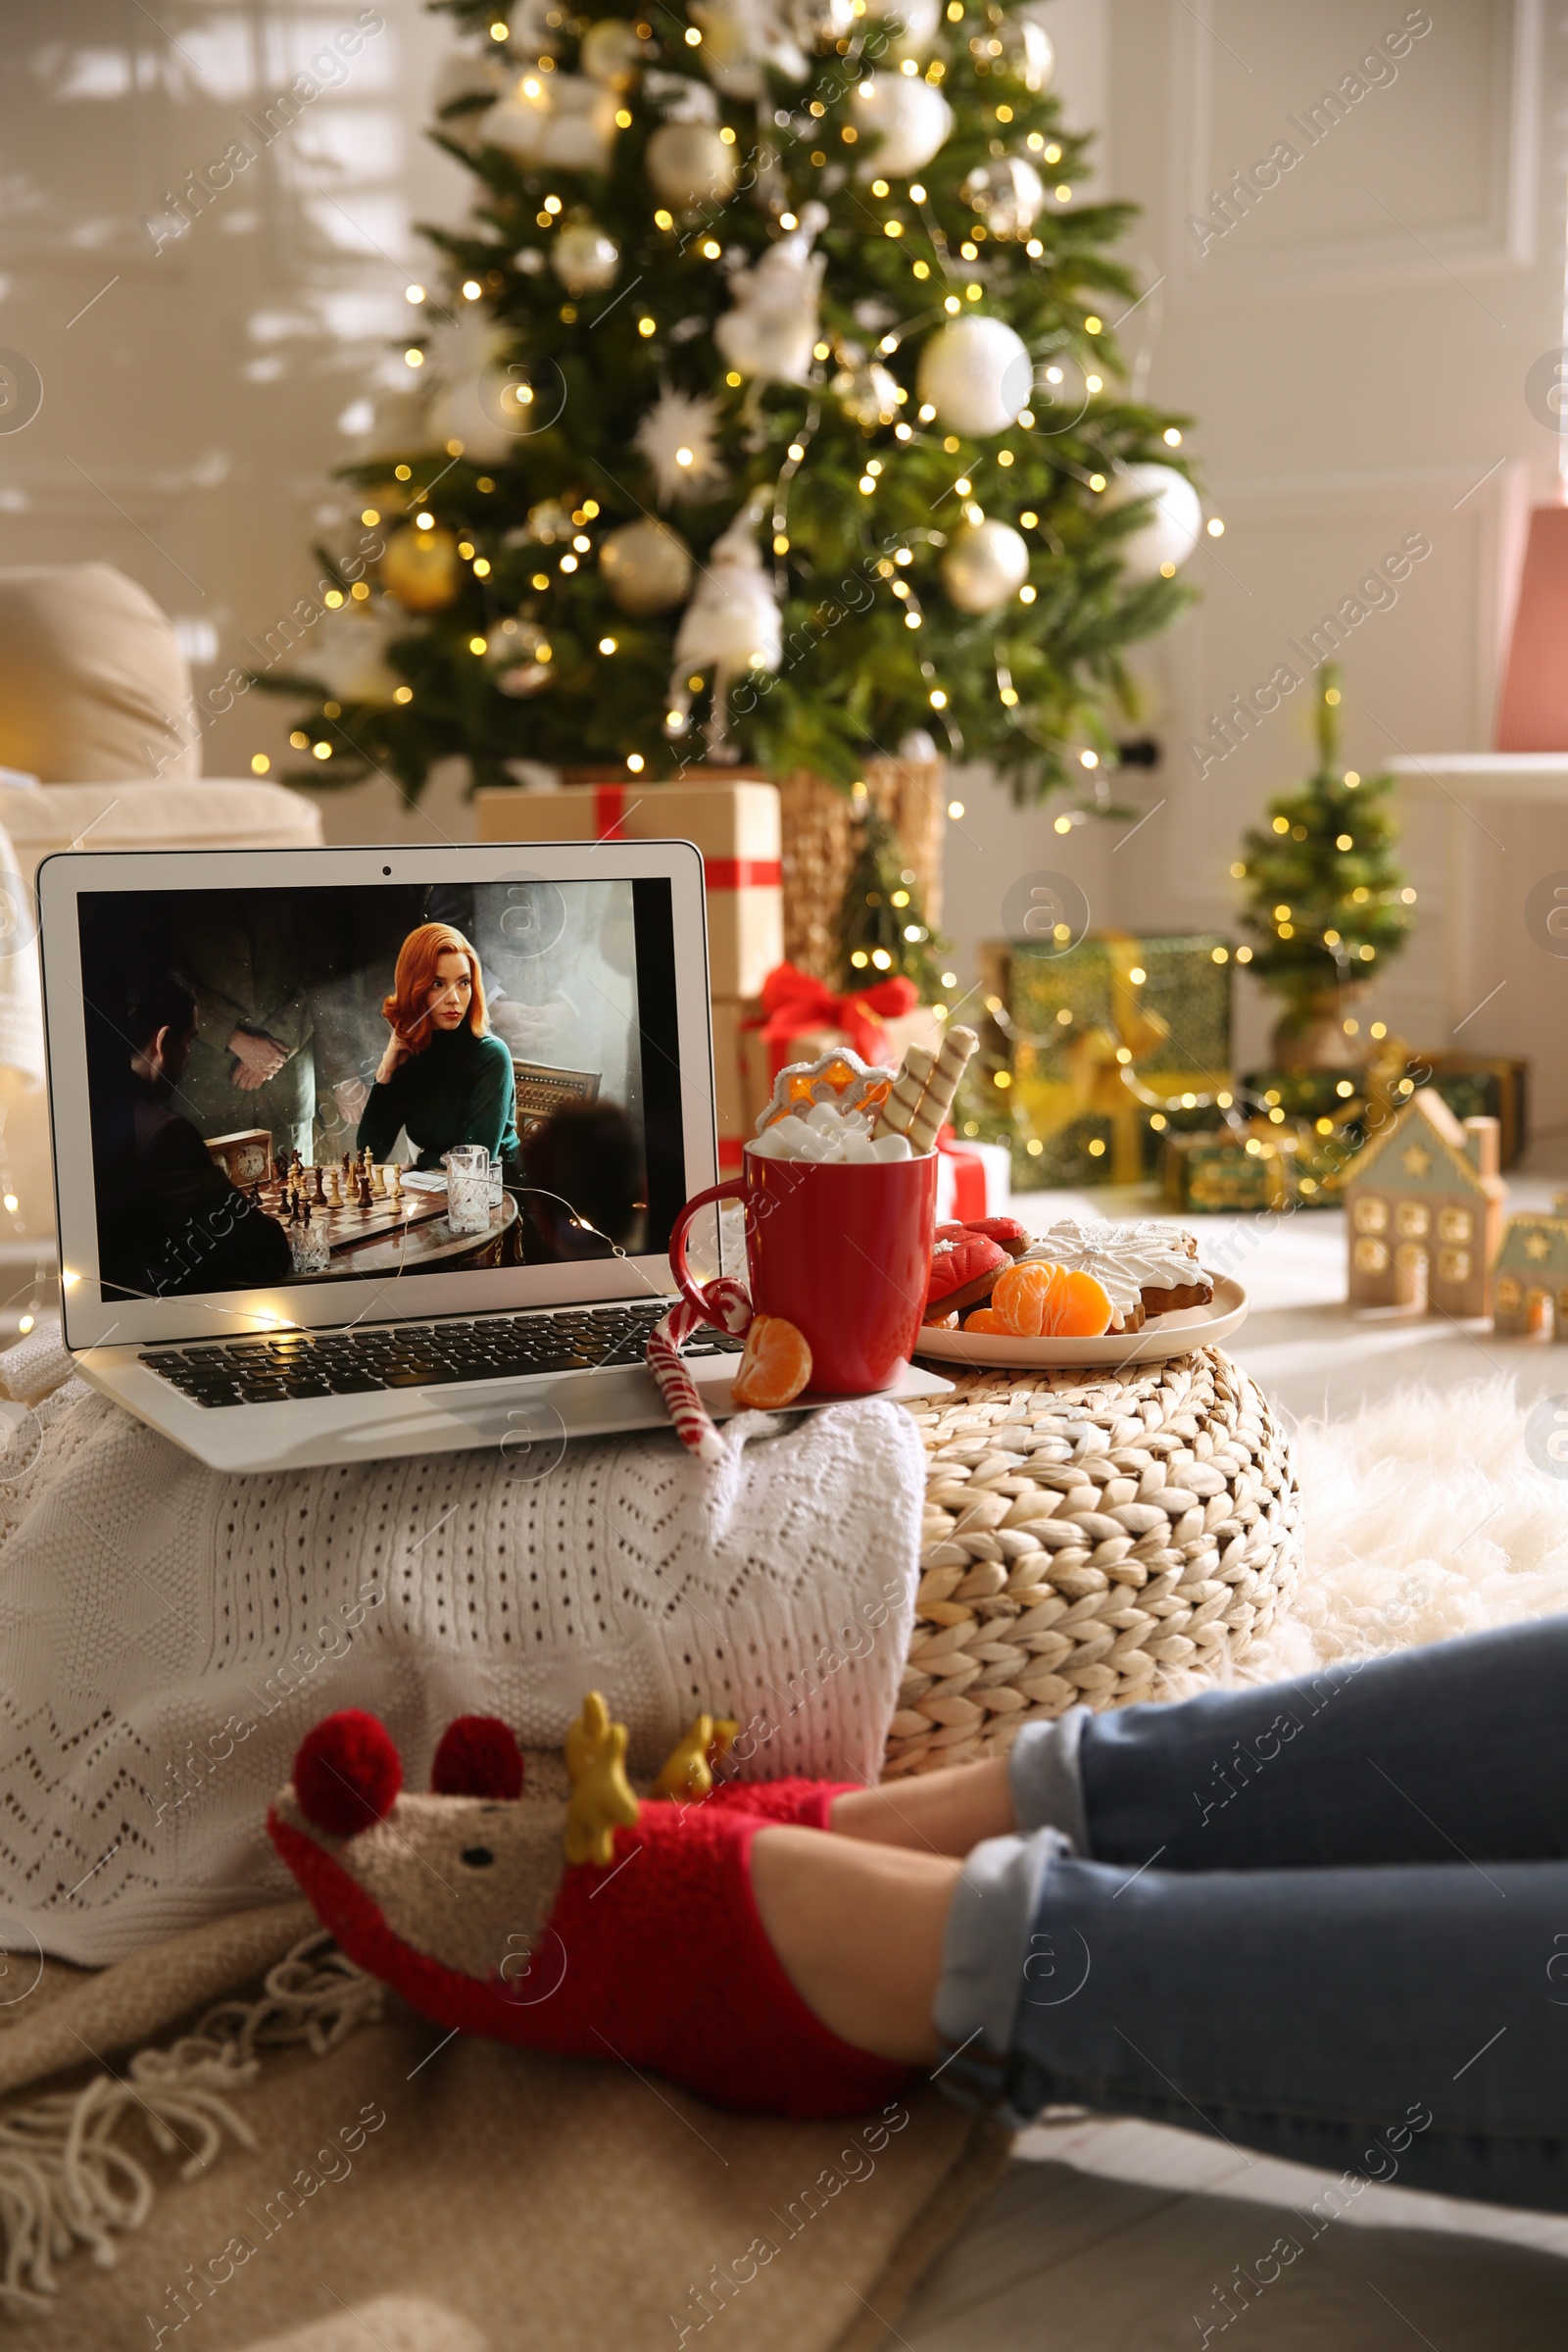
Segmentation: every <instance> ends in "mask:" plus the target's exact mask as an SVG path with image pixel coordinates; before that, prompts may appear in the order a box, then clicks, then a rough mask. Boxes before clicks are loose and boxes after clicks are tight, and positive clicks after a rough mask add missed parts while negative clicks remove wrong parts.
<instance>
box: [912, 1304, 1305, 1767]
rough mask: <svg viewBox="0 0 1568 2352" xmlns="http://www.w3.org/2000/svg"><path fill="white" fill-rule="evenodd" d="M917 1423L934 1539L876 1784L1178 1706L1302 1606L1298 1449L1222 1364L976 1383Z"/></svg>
mask: <svg viewBox="0 0 1568 2352" xmlns="http://www.w3.org/2000/svg"><path fill="white" fill-rule="evenodd" d="M909 1410H910V1412H911V1415H912V1417H913V1419H914V1420H915V1422H916V1423H917V1424H918V1426H919V1429H920V1434H921V1436H922V1438H923V1439H924V1441H925V1446H926V1450H927V1455H928V1462H927V1472H926V1511H925V1530H924V1537H923V1547H922V1552H921V1560H920V1568H921V1576H920V1588H919V1593H918V1594H917V1597H916V1601H915V1622H914V1633H913V1638H912V1640H911V1642H910V1645H909V1661H908V1667H907V1673H906V1676H905V1681H904V1688H903V1691H902V1692H901V1694H900V1702H899V1711H898V1713H897V1714H896V1715H895V1716H894V1718H893V1723H892V1728H891V1732H890V1735H889V1739H888V1747H887V1760H886V1765H885V1769H884V1778H886V1779H894V1778H897V1777H898V1776H899V1775H901V1774H904V1773H911V1772H931V1771H935V1770H936V1769H937V1768H938V1767H939V1766H942V1765H948V1764H964V1763H969V1762H972V1761H973V1759H974V1758H975V1757H977V1756H986V1755H997V1754H1000V1753H1002V1752H1003V1751H1004V1750H1005V1748H1007V1747H1008V1746H1009V1745H1010V1744H1011V1742H1012V1740H1013V1738H1014V1736H1015V1734H1016V1733H1017V1730H1018V1727H1019V1725H1020V1724H1024V1723H1030V1722H1033V1721H1035V1720H1036V1719H1038V1718H1041V1717H1045V1716H1053V1715H1059V1714H1061V1713H1062V1712H1063V1710H1064V1709H1065V1708H1067V1707H1070V1706H1074V1705H1076V1704H1078V1703H1079V1702H1080V1701H1082V1702H1083V1703H1084V1704H1086V1705H1088V1706H1091V1707H1114V1706H1121V1705H1124V1704H1125V1703H1126V1702H1127V1701H1128V1700H1129V1699H1135V1698H1175V1697H1180V1696H1185V1695H1187V1694H1188V1693H1189V1692H1190V1691H1194V1690H1196V1689H1198V1688H1200V1687H1201V1684H1202V1682H1204V1681H1205V1680H1208V1679H1211V1678H1214V1677H1215V1676H1216V1675H1217V1674H1218V1673H1219V1672H1221V1671H1223V1667H1224V1663H1225V1661H1226V1660H1228V1659H1240V1658H1241V1657H1242V1656H1243V1655H1244V1654H1245V1653H1246V1650H1247V1648H1248V1646H1249V1644H1250V1641H1251V1639H1252V1636H1253V1634H1254V1633H1259V1632H1261V1631H1262V1630H1263V1628H1264V1627H1266V1626H1267V1625H1268V1624H1269V1622H1270V1621H1271V1619H1272V1618H1273V1616H1274V1613H1275V1611H1276V1609H1277V1608H1278V1607H1280V1606H1281V1604H1282V1603H1284V1604H1288V1603H1289V1601H1290V1598H1291V1595H1292V1593H1293V1592H1294V1590H1295V1585H1296V1578H1297V1572H1298V1569H1299V1561H1300V1539H1299V1502H1298V1496H1297V1487H1296V1475H1295V1472H1294V1470H1293V1468H1292V1465H1291V1457H1290V1450H1289V1446H1288V1444H1287V1441H1286V1437H1285V1433H1284V1431H1283V1430H1282V1429H1281V1427H1280V1425H1279V1423H1278V1422H1277V1421H1276V1420H1275V1418H1274V1415H1273V1413H1272V1412H1271V1411H1270V1409H1269V1406H1268V1403H1267V1401H1266V1399H1265V1398H1264V1397H1263V1395H1262V1392H1261V1391H1260V1390H1259V1389H1258V1388H1257V1387H1256V1386H1255V1385H1254V1384H1253V1382H1252V1381H1251V1380H1250V1379H1249V1378H1248V1376H1247V1374H1246V1373H1245V1372H1244V1371H1242V1369H1241V1367H1240V1366H1239V1365H1237V1364H1234V1363H1232V1361H1231V1359H1230V1357H1229V1356H1227V1355H1225V1354H1223V1353H1222V1352H1221V1351H1220V1349H1219V1348H1203V1349H1201V1350H1200V1351H1199V1352H1198V1353H1197V1354H1194V1355H1183V1356H1177V1357H1175V1358H1174V1359H1172V1360H1171V1361H1170V1362H1168V1363H1163V1364H1152V1365H1136V1364H1135V1365H1129V1366H1127V1367H1126V1368H1124V1369H1122V1370H1118V1371H1115V1372H1111V1373H1106V1374H1104V1375H1103V1376H1099V1377H1096V1376H1090V1375H1086V1374H1084V1373H1082V1372H1072V1373H1055V1374H1050V1375H1048V1374H1043V1373H1032V1374H1021V1373H1008V1372H970V1373H964V1374H961V1375H960V1376H959V1379H958V1383H957V1390H956V1394H955V1395H954V1396H951V1397H942V1398H940V1399H938V1400H936V1401H934V1402H933V1403H932V1404H931V1405H929V1406H919V1405H914V1406H911V1407H910V1408H909Z"/></svg>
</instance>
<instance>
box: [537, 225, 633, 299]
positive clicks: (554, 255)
mask: <svg viewBox="0 0 1568 2352" xmlns="http://www.w3.org/2000/svg"><path fill="white" fill-rule="evenodd" d="M550 259H551V262H552V264H553V266H554V269H555V272H556V275H557V276H558V277H559V278H560V280H561V282H562V284H563V285H564V287H565V289H566V292H567V293H568V294H593V293H597V292H598V291H599V289H600V288H601V287H604V286H613V284H614V282H615V272H616V270H618V269H619V268H620V247H619V246H618V245H617V244H616V243H615V240H614V238H613V237H607V236H606V234H605V232H604V230H603V229H602V228H597V227H595V225H594V223H593V222H592V221H572V222H571V224H570V226H569V227H566V228H564V229H563V230H562V231H561V233H560V235H559V236H558V237H557V238H556V241H555V244H554V246H553V247H552V249H551V255H550Z"/></svg>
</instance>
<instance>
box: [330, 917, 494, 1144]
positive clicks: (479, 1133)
mask: <svg viewBox="0 0 1568 2352" xmlns="http://www.w3.org/2000/svg"><path fill="white" fill-rule="evenodd" d="M381 1010H382V1011H383V1012H384V1013H385V1015H386V1018H387V1022H388V1024H389V1026H390V1028H391V1031H392V1034H391V1036H390V1037H389V1038H388V1040H387V1046H386V1052H385V1053H384V1054H382V1056H381V1062H380V1067H379V1068H378V1069H377V1071H376V1073H375V1084H374V1085H373V1086H372V1087H371V1089H370V1096H369V1101H368V1103H366V1105H365V1115H364V1117H363V1118H362V1119H361V1121H360V1125H359V1132H358V1134H357V1136H356V1138H355V1143H356V1146H357V1148H358V1150H360V1151H362V1152H363V1151H365V1150H366V1149H367V1148H368V1150H369V1152H370V1153H371V1155H372V1157H374V1158H375V1159H378V1160H381V1159H385V1157H386V1156H387V1153H388V1152H390V1151H391V1149H392V1147H393V1145H394V1144H395V1143H396V1142H397V1138H398V1130H399V1128H404V1129H406V1130H407V1132H408V1138H409V1141H410V1143H411V1144H413V1146H414V1147H415V1150H416V1152H417V1154H418V1159H417V1165H418V1166H419V1167H421V1168H438V1167H439V1166H440V1165H441V1155H442V1153H443V1152H450V1151H451V1150H452V1149H453V1148H454V1146H455V1145H458V1144H483V1145H484V1147H485V1149H486V1150H487V1151H488V1152H489V1154H490V1156H491V1158H492V1159H503V1160H508V1161H511V1160H515V1157H516V1151H517V1130H516V1127H515V1124H514V1122H513V1115H512V1104H513V1075H512V1054H511V1053H510V1051H509V1050H508V1048H507V1046H506V1045H505V1044H504V1043H503V1041H502V1040H501V1039H500V1038H499V1037H492V1036H491V1035H490V1023H489V1017H488V1015H487V1014H486V1011H485V1003H484V981H483V979H482V978H481V977H480V972H479V958H478V956H476V955H475V954H474V952H473V949H472V948H471V947H470V946H469V944H468V942H467V941H466V939H465V938H464V936H463V933H462V932H461V931H457V930H454V928H453V926H452V925H451V924H450V923H421V924H420V925H419V928H418V929H417V931H411V932H410V933H409V936H408V938H407V939H406V940H405V941H404V942H403V945H402V947H401V948H400V949H399V950H398V961H397V971H396V973H395V975H394V977H393V982H392V994H391V995H390V996H389V997H387V998H385V999H384V1000H383V1002H382V1005H381Z"/></svg>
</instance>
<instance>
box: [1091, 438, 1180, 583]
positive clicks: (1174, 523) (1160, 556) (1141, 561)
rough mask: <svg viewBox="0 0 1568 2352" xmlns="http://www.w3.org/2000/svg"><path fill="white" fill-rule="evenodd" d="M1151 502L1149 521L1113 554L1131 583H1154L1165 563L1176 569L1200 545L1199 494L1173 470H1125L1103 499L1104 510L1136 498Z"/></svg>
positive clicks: (1128, 502) (1124, 467) (1162, 468)
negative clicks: (1118, 557) (1138, 581)
mask: <svg viewBox="0 0 1568 2352" xmlns="http://www.w3.org/2000/svg"><path fill="white" fill-rule="evenodd" d="M1141 498H1147V499H1152V501H1153V507H1152V513H1151V515H1150V516H1149V519H1148V521H1147V522H1145V523H1143V524H1141V525H1140V527H1139V528H1138V529H1137V530H1135V531H1134V532H1133V533H1132V534H1131V536H1130V537H1129V538H1126V539H1123V540H1122V541H1120V543H1119V544H1118V547H1117V554H1118V555H1119V556H1120V558H1121V565H1122V570H1123V571H1124V572H1125V574H1126V575H1127V577H1128V578H1129V579H1130V580H1152V579H1157V578H1158V576H1159V574H1160V573H1161V572H1162V571H1163V570H1164V568H1165V565H1166V564H1170V565H1171V566H1172V568H1173V569H1174V570H1178V571H1179V570H1180V568H1181V566H1182V565H1183V564H1185V563H1186V561H1187V559H1188V557H1189V556H1190V555H1191V554H1192V552H1193V550H1194V548H1195V547H1196V546H1197V545H1198V535H1199V532H1200V531H1201V529H1202V527H1203V509H1202V504H1201V500H1200V499H1199V495H1198V492H1197V491H1196V490H1195V489H1194V488H1193V485H1192V483H1191V482H1190V481H1189V480H1188V479H1187V476H1186V474H1185V473H1178V472H1177V470H1176V468H1175V466H1123V468H1122V470H1121V471H1120V472H1119V473H1117V474H1115V475H1113V476H1112V479H1111V483H1110V487H1109V488H1108V489H1107V490H1106V492H1105V494H1104V504H1105V505H1106V506H1107V507H1125V506H1128V505H1130V504H1131V502H1132V501H1133V500H1134V499H1141Z"/></svg>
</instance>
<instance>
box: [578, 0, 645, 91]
mask: <svg viewBox="0 0 1568 2352" xmlns="http://www.w3.org/2000/svg"><path fill="white" fill-rule="evenodd" d="M643 57H644V50H643V44H642V42H641V41H640V40H639V39H638V37H637V27H636V25H628V24H627V22H626V20H625V18H624V17H601V18H600V20H599V22H598V24H597V25H589V27H588V29H587V31H586V32H585V33H584V34H583V36H582V48H581V51H580V52H579V55H578V61H577V62H578V64H579V65H580V66H581V68H582V70H583V72H584V73H586V74H587V75H588V78H589V80H590V81H600V82H603V83H604V85H605V87H606V89H610V90H629V89H630V88H631V85H632V83H633V82H634V81H635V80H636V78H637V76H638V74H639V73H641V71H642V66H643Z"/></svg>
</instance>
